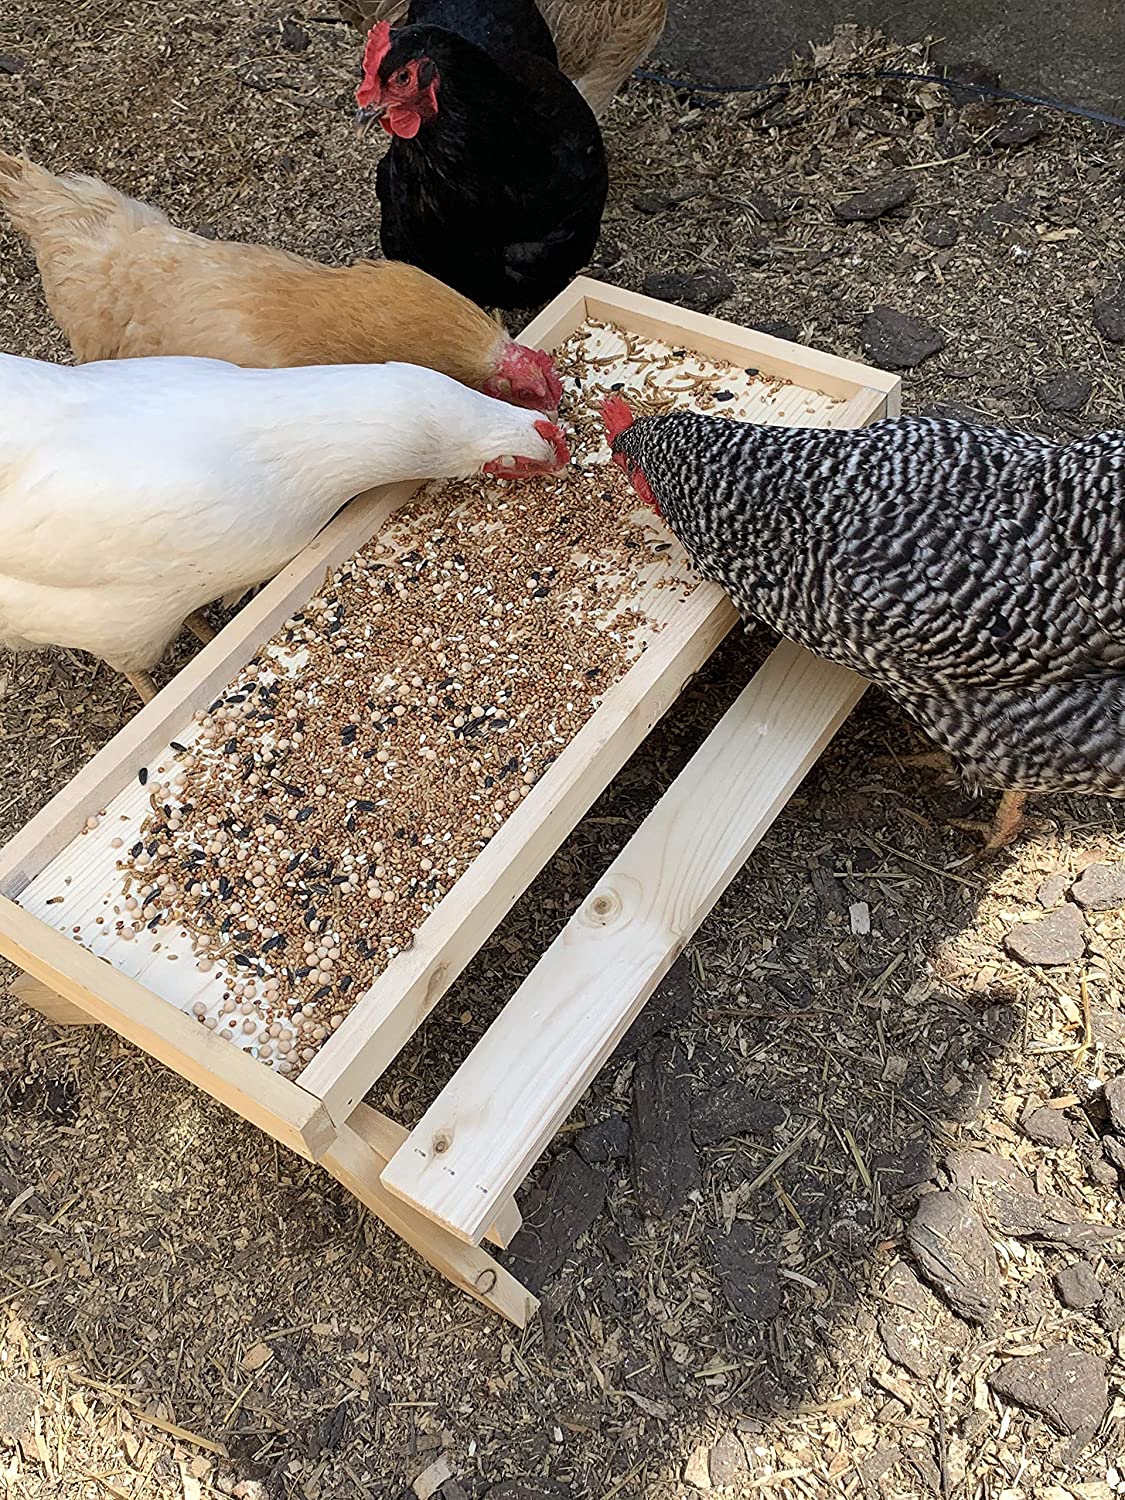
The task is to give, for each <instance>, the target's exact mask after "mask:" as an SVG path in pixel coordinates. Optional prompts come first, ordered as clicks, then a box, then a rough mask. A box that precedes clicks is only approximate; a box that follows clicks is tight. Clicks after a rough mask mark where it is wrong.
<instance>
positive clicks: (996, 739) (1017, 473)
mask: <svg viewBox="0 0 1125 1500" xmlns="http://www.w3.org/2000/svg"><path fill="white" fill-rule="evenodd" d="M605 416H606V425H607V431H608V435H609V438H610V442H611V446H612V449H613V454H614V458H615V461H616V462H617V463H618V464H619V465H620V466H621V467H622V468H623V469H624V470H625V472H626V474H627V475H628V477H629V478H630V480H631V481H632V484H633V486H634V488H635V489H636V491H637V493H638V495H640V497H641V498H642V499H643V500H644V501H645V503H646V504H648V505H650V506H652V508H653V509H654V510H655V511H656V512H657V514H658V515H660V516H661V517H663V519H664V520H665V522H666V523H667V524H668V525H669V526H670V527H671V528H672V530H673V531H674V532H675V534H676V535H677V537H678V538H679V539H680V541H681V542H682V543H683V545H684V547H685V548H686V549H687V551H688V552H689V553H690V554H691V556H692V558H693V559H694V560H695V562H696V564H697V565H698V567H699V569H700V571H701V572H702V573H703V574H704V575H705V576H706V577H708V578H712V579H714V580H715V581H716V582H718V583H720V584H722V586H723V587H724V588H725V589H726V590H727V592H728V593H729V594H730V595H731V598H732V599H733V600H734V602H735V604H736V605H737V606H738V607H739V609H740V610H741V611H742V612H743V613H744V614H745V615H748V616H755V617H757V618H758V619H761V620H764V621H765V622H766V623H767V624H768V625H770V626H772V627H773V628H774V629H775V630H777V631H779V632H780V633H781V634H782V635H784V636H788V637H789V638H790V639H791V640H794V641H796V642H798V643H799V644H800V645H802V646H805V647H807V648H808V650H810V651H813V652H815V653H816V654H817V655H819V656H823V657H826V658H827V659H828V660H830V661H834V662H838V663H840V664H842V665H843V666H846V667H850V668H852V669H853V670H854V671H856V672H859V673H861V674H862V675H863V676H864V677H867V678H869V679H870V680H871V681H873V682H875V683H877V684H878V685H879V686H880V687H882V688H883V689H884V690H885V691H886V692H887V693H889V694H890V696H891V697H892V698H894V699H895V700H896V702H898V703H899V704H900V705H901V706H902V707H903V709H905V710H906V712H907V713H908V714H910V715H911V716H912V717H913V718H914V719H915V720H916V721H917V722H918V723H919V724H920V725H921V726H922V728H923V729H924V730H925V731H926V732H927V733H928V734H929V735H930V736H931V738H932V739H934V740H935V741H936V742H937V743H938V745H940V746H941V747H942V748H943V749H944V750H945V751H947V752H948V753H949V755H950V756H951V757H952V758H953V759H954V760H956V761H957V762H959V763H960V764H961V766H962V770H963V773H964V775H965V778H966V780H967V782H968V783H969V785H970V786H973V787H974V788H979V787H982V786H991V787H998V788H1001V789H1002V790H1003V791H1004V794H1005V795H1004V797H1003V799H1002V801H1001V805H1000V811H999V813H998V815H997V819H996V822H995V823H994V825H993V828H992V836H991V838H990V839H989V841H988V846H989V847H990V848H998V847H1000V846H1001V845H1003V844H1004V843H1006V842H1008V841H1009V839H1010V838H1011V837H1012V836H1013V835H1014V833H1015V831H1016V829H1017V827H1018V825H1019V822H1020V818H1021V806H1022V803H1023V800H1024V798H1025V796H1026V794H1027V793H1029V792H1087V793H1093V794H1100V795H1103V796H1109V797H1125V526H1123V519H1125V432H1110V433H1104V434H1102V435H1101V436H1099V437H1092V438H1087V439H1085V440H1084V441H1081V442H1075V443H1070V444H1067V445H1066V446H1062V447H1060V446H1058V445H1056V444H1054V443H1051V442H1047V441H1045V440H1043V439H1040V438H1036V437H1031V436H1028V435H1025V434H1021V433H1016V432H1005V431H992V430H988V429H982V428H977V427H973V426H970V425H968V424H966V423H963V422H955V421H944V420H943V421H937V420H925V419H921V418H897V419H893V420H886V421H882V422H876V423H874V424H873V425H872V426H870V427H867V428H864V429H862V430H860V431H856V432H835V431H803V430H789V429H784V428H777V427H759V426H753V425H743V424H740V423H736V422H733V421H730V420H724V419H723V418H721V417H709V416H702V415H699V414H698V413H694V412H684V413H676V414H674V415H671V416H665V417H642V418H640V419H638V420H637V421H635V422H634V421H633V420H632V414H631V412H630V410H629V407H628V405H627V403H626V402H625V401H624V400H622V399H621V398H620V397H618V398H611V399H610V400H609V401H608V402H607V403H606V408H605Z"/></svg>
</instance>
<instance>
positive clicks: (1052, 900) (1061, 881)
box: [1035, 873, 1070, 911]
mask: <svg viewBox="0 0 1125 1500" xmlns="http://www.w3.org/2000/svg"><path fill="white" fill-rule="evenodd" d="M1069 889H1070V878H1069V876H1066V875H1063V874H1061V873H1056V874H1054V875H1048V876H1047V878H1046V880H1045V881H1044V882H1043V884H1042V885H1041V886H1040V887H1039V889H1038V891H1036V893H1035V899H1036V901H1038V902H1039V905H1040V906H1041V907H1042V908H1043V910H1044V911H1054V909H1055V907H1056V906H1061V905H1062V903H1063V901H1064V900H1065V899H1066V893H1067V891H1068V890H1069Z"/></svg>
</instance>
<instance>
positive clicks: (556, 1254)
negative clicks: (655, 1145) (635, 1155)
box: [508, 1150, 606, 1293]
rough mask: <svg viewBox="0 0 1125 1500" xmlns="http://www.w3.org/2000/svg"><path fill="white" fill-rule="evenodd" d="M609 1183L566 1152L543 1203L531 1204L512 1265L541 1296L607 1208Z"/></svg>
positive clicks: (545, 1188) (554, 1170)
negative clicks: (545, 1285)
mask: <svg viewBox="0 0 1125 1500" xmlns="http://www.w3.org/2000/svg"><path fill="white" fill-rule="evenodd" d="M605 1194H606V1180H605V1178H604V1177H603V1176H602V1174H601V1172H599V1171H598V1170H597V1168H596V1167H592V1166H590V1165H589V1164H588V1163H587V1162H584V1161H583V1160H582V1158H581V1157H580V1156H579V1155H578V1152H577V1151H573V1150H565V1151H560V1152H559V1154H558V1156H556V1157H555V1159H554V1161H553V1162H552V1163H551V1168H550V1171H549V1172H548V1174H547V1178H546V1181H545V1182H544V1185H543V1188H542V1191H541V1194H540V1201H539V1202H538V1203H537V1204H536V1205H535V1208H534V1210H533V1209H532V1207H531V1205H530V1204H529V1205H528V1207H527V1212H526V1213H525V1215H524V1223H523V1228H522V1229H521V1230H520V1232H519V1233H518V1234H517V1235H516V1237H515V1239H514V1240H513V1241H512V1243H511V1247H510V1249H509V1252H508V1254H509V1264H510V1266H511V1269H512V1271H513V1272H514V1274H515V1275H517V1276H518V1277H519V1278H520V1279H521V1280H522V1281H524V1282H526V1283H527V1284H528V1286H530V1287H531V1289H532V1291H533V1292H536V1293H538V1292H539V1291H540V1290H541V1289H542V1287H543V1286H544V1284H545V1283H546V1282H547V1281H549V1280H550V1279H551V1277H552V1276H553V1275H554V1274H555V1272H556V1271H558V1270H559V1269H560V1268H561V1267H562V1264H563V1262H564V1261H565V1260H566V1258H567V1256H568V1255H569V1254H570V1252H571V1250H572V1249H573V1248H574V1245H575V1242H576V1241H577V1240H578V1239H579V1238H580V1237H581V1236H582V1235H583V1234H585V1233H586V1232H587V1230H589V1229H590V1228H591V1227H592V1226H593V1224H594V1223H595V1221H596V1220H597V1218H598V1215H599V1214H600V1213H601V1211H602V1206H603V1204H604V1203H605Z"/></svg>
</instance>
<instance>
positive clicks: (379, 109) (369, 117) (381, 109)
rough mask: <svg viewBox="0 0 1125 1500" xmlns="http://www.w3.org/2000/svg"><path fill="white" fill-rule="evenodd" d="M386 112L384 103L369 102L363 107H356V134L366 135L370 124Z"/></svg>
mask: <svg viewBox="0 0 1125 1500" xmlns="http://www.w3.org/2000/svg"><path fill="white" fill-rule="evenodd" d="M386 113H387V106H386V105H385V104H369V105H368V106H367V107H366V108H365V109H357V110H356V112H355V133H356V135H366V134H367V131H368V130H369V129H370V128H371V126H372V125H374V124H375V122H376V121H377V120H381V119H382V118H383V116H384V115H385V114H386Z"/></svg>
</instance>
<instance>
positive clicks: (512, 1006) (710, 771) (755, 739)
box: [383, 642, 865, 1243]
mask: <svg viewBox="0 0 1125 1500" xmlns="http://www.w3.org/2000/svg"><path fill="white" fill-rule="evenodd" d="M864 685H865V684H864V683H863V681H862V680H861V679H860V678H859V677H856V676H855V675H854V674H853V673H851V672H847V671H845V670H844V669H843V668H840V667H836V666H833V665H831V664H829V663H827V662H824V661H821V660H820V659H819V658H817V657H814V656H811V655H809V653H808V652H806V651H803V650H801V649H800V648H799V647H797V646H794V645H792V644H790V643H788V642H784V643H783V644H782V645H780V646H778V647H777V649H776V650H775V651H774V652H773V654H772V655H771V656H770V658H769V660H768V661H767V662H766V664H765V666H763V667H762V669H761V670H760V671H759V672H758V673H757V674H756V676H755V677H754V679H753V680H752V681H751V683H750V684H749V686H748V687H747V688H745V689H744V691H743V692H742V694H741V695H740V697H739V698H738V700H737V701H736V703H735V704H734V706H733V707H732V708H731V709H730V710H729V712H728V713H727V714H726V715H725V716H724V718H723V719H722V721H721V722H720V723H719V725H718V726H717V727H716V729H715V730H714V731H713V733H712V734H711V735H710V736H709V738H708V739H707V741H706V742H705V744H704V745H703V747H702V748H701V749H700V750H699V751H698V752H697V754H696V755H695V756H694V757H693V758H692V760H691V761H690V762H689V764H688V766H687V767H686V768H685V769H684V771H683V772H682V773H681V774H680V775H679V776H678V777H677V778H676V780H675V782H673V784H672V786H671V787H670V788H669V789H668V791H667V792H666V793H665V795H664V796H663V797H662V798H661V800H660V802H659V803H658V804H657V806H656V807H655V809H654V810H653V812H652V813H651V814H650V816H649V817H648V818H646V819H645V821H644V823H643V824H642V825H641V827H640V829H639V830H638V831H637V833H636V834H635V835H634V836H633V838H632V839H631V840H630V841H629V843H628V844H627V845H626V846H625V848H624V849H623V850H622V852H621V853H620V854H619V855H618V857H617V859H615V860H614V862H613V864H612V865H611V866H610V868H609V870H608V871H607V872H606V875H605V877H604V879H602V880H601V881H600V882H599V883H598V884H597V886H596V887H595V888H594V890H593V891H592V892H591V894H590V895H589V897H588V898H587V899H586V901H585V902H584V903H583V905H582V906H581V907H580V909H579V910H578V911H577V912H576V913H575V915H574V916H573V917H572V918H571V919H570V921H569V923H568V924H567V926H566V927H565V928H564V929H563V931H562V933H561V934H560V935H559V937H558V938H557V939H556V940H555V942H554V943H553V944H552V945H551V947H550V948H549V949H548V950H547V952H546V953H545V954H544V955H543V957H542V958H541V959H540V961H539V963H538V964H537V965H536V967H535V968H534V969H533V970H532V972H531V974H530V975H529V976H528V977H527V979H526V980H525V981H524V983H523V984H522V985H521V986H520V988H519V990H518V991H517V992H516V994H515V995H514V996H513V998H512V999H511V1000H510V1001H509V1002H508V1004H507V1006H506V1007H505V1009H504V1010H503V1011H502V1012H501V1014H500V1016H499V1017H498V1018H497V1020H496V1021H495V1022H494V1023H493V1025H492V1026H491V1027H490V1028H489V1030H488V1031H487V1032H486V1033H485V1035H484V1037H483V1038H482V1039H481V1040H480V1042H478V1043H477V1045H476V1047H475V1048H474V1049H473V1051H472V1052H471V1053H470V1055H469V1057H468V1058H467V1059H466V1061H465V1062H464V1063H463V1064H462V1066H461V1067H460V1068H459V1069H458V1071H457V1072H456V1073H455V1074H454V1076H453V1078H452V1080H451V1081H450V1082H449V1083H448V1084H447V1085H446V1087H445V1088H444V1089H443V1090H442V1092H441V1093H440V1094H439V1095H438V1097H437V1099H436V1100H435V1101H434V1103H433V1105H432V1106H431V1108H430V1109H428V1110H427V1111H426V1114H425V1115H424V1116H423V1118H422V1120H421V1121H420V1123H419V1124H418V1126H417V1128H416V1129H415V1130H413V1131H412V1132H411V1134H410V1138H409V1140H408V1142H407V1143H406V1145H404V1146H403V1147H401V1148H400V1150H399V1151H398V1152H396V1154H395V1156H394V1158H393V1159H392V1161H391V1163H390V1165H389V1166H388V1167H387V1170H386V1171H385V1172H384V1173H383V1184H384V1186H385V1187H387V1188H388V1189H389V1190H390V1191H391V1192H393V1193H395V1194H397V1195H398V1196H399V1197H400V1198H402V1199H404V1200H405V1201H407V1202H409V1203H410V1204H411V1205H412V1206H413V1207H415V1208H417V1209H418V1210H419V1211H420V1212H422V1213H425V1214H428V1215H429V1216H430V1217H431V1218H432V1219H434V1220H435V1221H436V1222H438V1223H440V1224H441V1225H443V1226H444V1227H445V1228H446V1229H448V1230H449V1232H450V1233H452V1234H455V1235H458V1236H460V1237H461V1238H462V1239H464V1240H466V1241H469V1242H473V1243H475V1242H476V1241H477V1240H479V1238H480V1236H481V1233H482V1231H483V1230H484V1228H485V1226H486V1225H487V1224H488V1222H489V1220H490V1219H491V1218H492V1217H493V1213H494V1206H495V1204H496V1203H498V1202H499V1201H501V1200H502V1199H503V1198H505V1197H507V1196H508V1195H509V1194H510V1193H511V1192H512V1191H513V1189H514V1188H515V1187H516V1186H517V1185H518V1184H519V1183H520V1182H521V1181H522V1180H523V1178H524V1176H525V1175H526V1173H527V1171H528V1170H529V1168H530V1167H531V1165H532V1163H533V1162H534V1161H535V1160H536V1158H537V1157H538V1156H539V1155H540V1153H541V1152H542V1151H543V1149H544V1148H545V1146H546V1145H547V1144H548V1142H549V1141H550V1139H551V1137H552V1136H553V1135H554V1133H555V1131H556V1130H557V1129H558V1127H559V1126H560V1125H561V1124H562V1122H563V1120H565V1118H566V1116H567V1115H568V1114H569V1112H570V1110H571V1109H572V1108H573V1106H574V1103H575V1101H576V1100H577V1099H578V1098H579V1096H580V1095H581V1094H582V1092H583V1090H584V1089H585V1088H586V1086H587V1084H588V1083H589V1082H590V1080H591V1078H592V1077H593V1076H594V1074H595V1073H596V1072H597V1070H598V1068H599V1067H600V1066H601V1065H602V1063H603V1062H604V1061H605V1059H606V1058H607V1057H608V1056H609V1054H610V1052H611V1051H612V1049H613V1047H614V1046H615V1045H616V1043H617V1042H618V1040H619V1039H620V1037H621V1036H622V1034H623V1033H624V1031H625V1029H626V1028H627V1027H628V1025H629V1023H630V1022H631V1021H632V1020H633V1018H634V1017H635V1016H636V1015H637V1013H638V1011H639V1010H640V1009H641V1007H642V1006H643V1005H644V1003H645V1001H646V1000H647V999H648V997H649V995H650V994H651V993H652V992H653V990H654V989H655V988H656V986H657V985H658V984H659V983H660V980H661V979H662V978H663V977H664V975H665V974H666V973H667V971H668V969H669V967H670V966H671V964H672V962H673V961H674V960H675V958H676V957H677V956H678V954H679V953H680V952H681V950H682V949H683V947H684V945H685V944H686V943H687V941H688V939H689V938H690V937H691V935H692V933H693V932H694V931H695V930H696V928H697V927H698V926H699V924H700V922H702V920H703V918H704V917H705V916H706V915H707V913H708V912H709V911H710V910H711V908H712V906H713V905H714V904H715V902H716V901H717V900H718V898H719V896H720V895H721V893H722V892H723V890H724V889H725V888H726V886H727V884H728V883H729V881H730V880H731V879H732V877H733V876H734V875H735V873H736V872H737V871H738V870H739V869H740V867H741V866H742V864H743V863H744V862H745V860H746V859H747V857H748V855H749V854H750V851H751V850H752V849H753V848H754V846H755V845H756V844H757V843H758V841H759V839H761V837H762V835H763V834H764V833H765V832H766V830H767V829H768V828H769V827H770V824H771V823H772V822H773V821H774V819H775V818H776V817H777V815H778V813H779V812H781V810H782V809H783V808H784V806H785V804H786V802H787V801H788V800H789V798H790V797H791V796H792V794H793V792H794V791H795V790H796V788H797V787H798V786H799V784H800V782H801V780H802V779H803V777H804V776H805V774H806V772H807V771H808V770H809V768H810V767H811V766H812V765H813V763H814V762H815V760H816V759H817V757H818V755H819V754H820V752H821V750H822V749H823V748H824V746H825V745H826V744H827V742H828V740H829V739H830V738H831V736H832V735H833V734H834V733H835V731H836V729H837V728H838V726H839V725H840V724H841V723H842V722H843V720H844V718H845V717H846V716H847V714H848V713H849V712H850V710H851V708H852V706H853V705H854V704H855V703H856V701H857V700H858V698H859V697H860V695H861V693H862V692H863V689H864Z"/></svg>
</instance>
